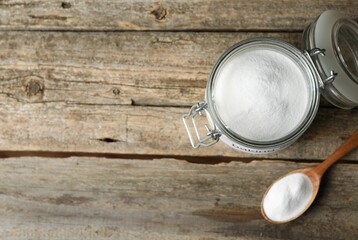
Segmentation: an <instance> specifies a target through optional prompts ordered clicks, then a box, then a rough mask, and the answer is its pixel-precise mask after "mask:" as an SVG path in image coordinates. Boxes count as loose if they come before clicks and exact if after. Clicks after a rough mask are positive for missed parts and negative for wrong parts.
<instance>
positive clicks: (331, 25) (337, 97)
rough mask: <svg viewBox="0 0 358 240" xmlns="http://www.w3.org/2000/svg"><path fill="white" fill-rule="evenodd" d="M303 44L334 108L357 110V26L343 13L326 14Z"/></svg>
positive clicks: (311, 26)
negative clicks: (355, 108) (309, 53)
mask: <svg viewBox="0 0 358 240" xmlns="http://www.w3.org/2000/svg"><path fill="white" fill-rule="evenodd" d="M304 40H305V41H304V44H305V46H304V47H305V48H306V49H308V51H311V57H312V60H313V62H314V64H315V66H316V68H317V71H318V73H319V74H320V76H321V78H322V80H323V89H322V90H321V93H322V95H323V96H324V97H325V98H326V99H327V100H328V101H329V102H331V103H332V104H333V105H335V106H337V107H340V108H345V109H350V108H354V107H357V106H358V24H357V23H356V22H354V21H353V20H352V19H350V18H347V17H346V16H345V15H343V14H342V13H340V12H337V11H334V10H329V11H325V12H323V13H322V14H321V15H320V16H319V17H318V18H317V20H316V21H315V22H314V23H312V24H311V25H310V26H309V27H308V28H307V29H306V30H305V33H304Z"/></svg>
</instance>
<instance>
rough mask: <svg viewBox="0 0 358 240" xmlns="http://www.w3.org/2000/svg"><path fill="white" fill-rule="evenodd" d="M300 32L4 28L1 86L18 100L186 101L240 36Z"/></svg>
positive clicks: (287, 36)
mask: <svg viewBox="0 0 358 240" xmlns="http://www.w3.org/2000/svg"><path fill="white" fill-rule="evenodd" d="M252 37H271V38H278V39H283V40H286V41H288V42H290V43H292V44H294V45H296V46H298V45H300V38H301V34H297V33H163V32H155V33H152V32H141V33H137V32H133V33H62V32H1V33H0V49H1V51H0V93H1V94H3V95H6V96H8V97H10V98H15V99H17V100H18V101H20V102H25V103H26V102H36V103H48V102H57V103H80V104H98V105H112V104H114V105H131V104H135V105H150V106H187V107H189V106H191V105H193V104H195V103H196V102H198V101H201V100H202V99H203V98H204V92H205V88H206V83H207V79H208V76H209V74H210V71H211V69H212V67H213V66H214V63H215V61H216V59H217V58H218V57H219V56H220V54H222V53H223V52H224V51H225V50H226V49H227V48H229V47H230V46H232V45H234V44H235V43H238V42H240V41H241V40H243V39H247V38H252Z"/></svg>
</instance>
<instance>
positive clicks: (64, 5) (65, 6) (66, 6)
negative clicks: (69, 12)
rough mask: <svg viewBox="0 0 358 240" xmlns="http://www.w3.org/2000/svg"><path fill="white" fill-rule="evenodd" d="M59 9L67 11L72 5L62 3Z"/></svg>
mask: <svg viewBox="0 0 358 240" xmlns="http://www.w3.org/2000/svg"><path fill="white" fill-rule="evenodd" d="M61 7H62V8H65V9H68V8H71V7H72V5H71V3H69V2H62V3H61Z"/></svg>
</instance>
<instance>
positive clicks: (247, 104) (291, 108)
mask: <svg viewBox="0 0 358 240" xmlns="http://www.w3.org/2000/svg"><path fill="white" fill-rule="evenodd" d="M303 40H304V41H303V49H305V50H303V51H300V50H299V49H297V48H295V47H294V46H292V45H290V44H288V43H286V42H284V41H280V40H276V39H270V38H252V39H248V40H245V41H242V42H240V43H238V44H236V45H234V46H232V47H231V48H230V49H228V50H227V51H226V52H225V53H223V54H222V55H221V56H220V58H219V59H218V61H217V62H216V64H215V66H214V68H213V70H212V72H211V74H210V76H209V80H208V83H207V88H206V92H205V100H204V101H202V102H199V103H198V104H195V105H194V106H193V107H192V108H191V109H190V111H189V113H188V114H186V115H184V116H183V122H184V125H185V127H186V130H187V133H188V135H189V139H190V142H191V145H192V146H193V147H194V148H198V147H200V146H211V145H213V144H215V143H216V142H218V141H219V139H220V140H222V141H223V142H224V143H226V144H228V145H229V146H231V147H232V148H235V149H238V150H241V151H244V152H249V153H269V152H276V151H279V150H281V149H284V148H285V147H287V146H289V145H291V144H292V143H294V142H295V141H296V140H297V139H298V138H299V137H300V136H301V135H302V134H303V133H304V132H305V131H306V130H307V128H308V127H309V126H310V125H311V123H312V121H313V119H314V118H315V116H316V113H317V110H318V106H319V98H320V93H322V95H323V96H324V97H325V98H326V99H327V100H328V101H329V102H331V103H332V104H333V105H335V106H337V107H340V108H344V109H351V108H354V107H357V106H358V24H357V23H355V22H354V21H353V20H351V19H349V18H346V17H345V16H344V15H343V14H341V13H339V12H337V11H333V10H329V11H326V12H324V13H322V14H321V15H320V16H319V17H318V18H317V20H316V21H315V22H314V23H312V24H311V25H310V26H309V27H308V28H307V29H306V30H305V31H304V34H303ZM200 116H206V118H207V122H208V124H206V125H205V132H204V133H203V132H202V129H204V128H203V127H199V125H198V123H197V117H200Z"/></svg>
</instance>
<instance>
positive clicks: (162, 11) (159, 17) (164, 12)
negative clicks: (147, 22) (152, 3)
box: [150, 6, 167, 20]
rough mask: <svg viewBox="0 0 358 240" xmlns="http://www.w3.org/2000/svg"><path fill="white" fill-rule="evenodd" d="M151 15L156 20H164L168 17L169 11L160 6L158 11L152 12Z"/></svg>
mask: <svg viewBox="0 0 358 240" xmlns="http://www.w3.org/2000/svg"><path fill="white" fill-rule="evenodd" d="M150 14H153V15H154V17H155V19H156V20H163V19H164V18H165V17H166V16H167V10H166V9H165V8H163V7H162V6H159V7H158V8H157V9H154V10H153V11H151V12H150Z"/></svg>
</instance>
